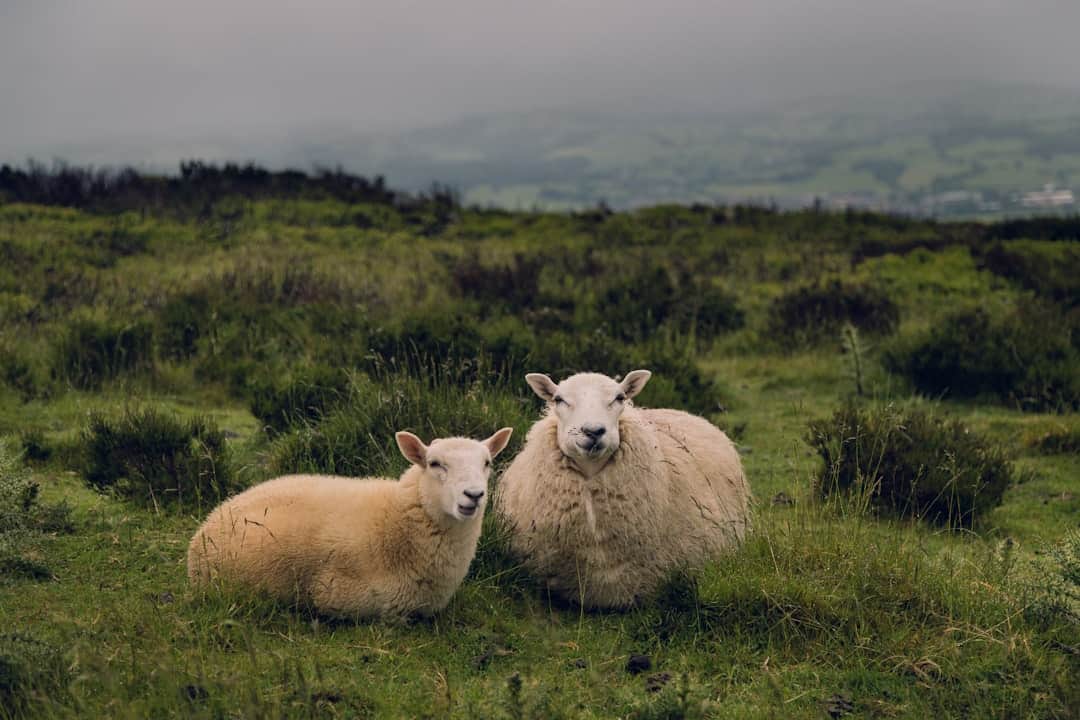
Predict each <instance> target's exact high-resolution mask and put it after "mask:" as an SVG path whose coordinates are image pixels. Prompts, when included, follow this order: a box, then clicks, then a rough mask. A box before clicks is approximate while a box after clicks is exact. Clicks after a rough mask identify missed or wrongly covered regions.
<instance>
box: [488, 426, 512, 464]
mask: <svg viewBox="0 0 1080 720" xmlns="http://www.w3.org/2000/svg"><path fill="white" fill-rule="evenodd" d="M513 434H514V428H512V427H504V428H503V429H502V430H499V431H497V432H496V433H495V434H494V435H492V436H491V437H489V438H488V439H487V440H485V441H484V445H485V446H486V447H487V449H488V452H489V453H491V457H495V456H496V455H498V454H499V453H501V452H502V451H503V448H505V447H506V443H508V442H510V436H511V435H513Z"/></svg>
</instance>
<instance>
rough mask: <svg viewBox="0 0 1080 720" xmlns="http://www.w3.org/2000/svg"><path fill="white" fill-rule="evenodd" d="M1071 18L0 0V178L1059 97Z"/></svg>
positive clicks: (856, 5)
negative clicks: (202, 148)
mask: <svg viewBox="0 0 1080 720" xmlns="http://www.w3.org/2000/svg"><path fill="white" fill-rule="evenodd" d="M1077 28H1080V2H1077V0H1024V1H1023V2H1021V1H1020V0H1013V1H1011V2H1005V1H1004V0H903V1H899V0H898V1H894V2H883V1H882V0H727V1H724V2H720V1H717V2H704V1H694V0H668V1H666V2H626V1H623V2H619V1H616V0H594V1H585V2H565V1H562V0H560V1H558V2H542V1H540V0H529V1H522V0H454V1H453V2H435V1H433V0H429V1H426V2H413V1H408V0H387V1H386V2H382V3H371V2H328V1H327V0H311V1H309V2H302V3H301V2H296V3H284V2H275V1H274V0H236V1H233V2H229V1H228V0H189V1H186V2H157V1H155V0H94V1H92V2H91V1H90V0H85V1H82V2H76V1H74V0H72V1H69V2H60V1H58V0H0V161H8V162H12V161H15V162H21V161H22V160H24V159H25V158H26V157H27V156H28V155H30V154H33V155H35V156H36V157H39V158H48V157H51V156H55V155H57V154H60V153H63V152H64V151H65V149H68V148H71V147H78V146H80V145H88V144H93V143H103V144H116V143H121V144H122V143H123V142H124V141H125V140H127V139H132V140H134V139H138V140H141V141H146V140H148V139H149V140H156V139H160V140H161V141H162V142H166V141H168V142H175V141H182V140H185V139H195V138H203V137H216V138H225V139H226V141H225V142H226V144H227V142H228V140H227V139H228V138H230V137H232V138H251V137H277V136H282V137H284V136H291V137H301V138H305V137H307V136H308V135H317V133H318V130H319V129H320V128H335V129H345V130H349V131H361V132H362V131H368V130H380V129H393V128H405V127H415V126H422V125H432V124H437V123H440V122H443V121H447V120H452V119H454V118H456V117H460V116H461V115H464V114H472V113H479V112H489V111H500V110H520V109H529V108H543V107H577V106H581V105H583V104H588V105H602V106H613V107H620V108H623V109H625V110H627V111H653V110H674V111H682V110H716V109H720V110H722V109H725V108H729V107H745V106H746V105H752V104H754V103H759V102H766V101H775V100H783V99H788V98H792V99H794V98H799V97H804V96H812V95H820V94H830V95H835V94H854V93H860V92H867V91H871V90H877V91H880V89H882V88H889V87H911V86H913V85H915V86H918V85H921V84H924V83H927V84H938V85H940V84H943V83H944V84H946V85H947V83H949V82H963V81H970V80H973V79H981V80H1000V81H1021V82H1040V83H1044V84H1051V85H1058V86H1064V87H1069V86H1072V87H1078V86H1080V42H1078V39H1080V38H1078V37H1077Z"/></svg>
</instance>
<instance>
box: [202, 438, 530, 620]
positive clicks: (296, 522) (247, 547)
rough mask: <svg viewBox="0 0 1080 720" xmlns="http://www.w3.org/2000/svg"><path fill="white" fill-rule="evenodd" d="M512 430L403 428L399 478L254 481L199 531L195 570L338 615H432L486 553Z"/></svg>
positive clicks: (302, 477) (399, 441)
mask: <svg viewBox="0 0 1080 720" xmlns="http://www.w3.org/2000/svg"><path fill="white" fill-rule="evenodd" d="M512 432H513V429H512V428H503V429H502V430H499V431H498V432H496V433H495V434H494V435H492V436H491V437H490V438H488V439H487V440H484V441H483V442H478V441H476V440H468V439H465V438H448V439H441V440H435V441H433V442H432V443H431V445H429V446H425V445H424V443H423V442H421V441H420V438H418V437H416V436H415V435H413V434H411V433H407V432H399V433H397V435H396V438H397V444H398V447H399V448H400V449H401V453H402V454H403V455H404V456H405V457H406V459H408V460H409V461H410V462H411V463H413V465H412V466H411V467H410V468H409V469H408V470H406V471H405V473H404V474H402V476H401V478H400V479H399V480H396V481H395V480H390V479H385V478H363V479H358V478H346V477H335V476H329V475H288V476H285V477H280V478H277V479H275V480H269V481H267V482H264V483H261V484H259V485H256V486H255V487H253V488H250V489H249V490H246V491H245V492H243V493H240V494H239V495H237V496H236V497H233V498H231V499H229V500H226V501H225V502H224V503H222V504H221V505H220V506H218V507H217V509H215V510H214V511H213V512H212V513H210V516H209V517H208V518H207V519H206V522H205V523H203V525H202V527H200V528H199V530H198V531H197V532H196V533H195V535H194V537H193V538H192V539H191V544H190V546H189V548H188V577H189V578H190V580H191V582H192V583H193V584H195V585H196V586H206V585H207V584H208V583H209V582H210V581H211V579H220V581H221V582H222V583H224V584H228V585H231V586H233V587H236V586H239V587H244V588H250V589H255V590H261V591H264V592H268V593H269V594H270V595H272V596H274V597H276V598H278V599H281V600H285V601H287V602H299V603H303V604H310V605H311V606H312V607H314V608H315V609H316V610H317V611H319V612H321V613H324V614H327V615H332V616H337V617H348V618H387V619H395V618H404V617H407V616H410V615H431V614H433V613H435V612H436V611H438V610H441V609H442V608H444V607H446V604H447V603H448V602H449V601H450V597H451V596H452V595H453V594H454V591H455V590H457V588H458V586H459V585H460V584H461V581H462V580H463V579H464V578H465V573H466V572H467V571H468V569H469V563H470V562H471V561H472V559H473V556H474V555H475V554H476V543H477V540H478V539H479V538H480V528H481V524H482V520H483V516H484V507H485V504H486V496H487V482H488V477H489V475H490V473H491V460H492V458H494V457H495V456H496V455H498V454H499V452H500V451H501V450H502V449H503V448H504V447H506V443H507V442H509V440H510V434H511V433H512Z"/></svg>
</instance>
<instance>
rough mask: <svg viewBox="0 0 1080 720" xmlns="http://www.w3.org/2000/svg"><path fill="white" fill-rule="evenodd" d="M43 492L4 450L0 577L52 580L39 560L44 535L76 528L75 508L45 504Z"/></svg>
mask: <svg viewBox="0 0 1080 720" xmlns="http://www.w3.org/2000/svg"><path fill="white" fill-rule="evenodd" d="M40 489H41V488H40V487H39V486H38V484H37V483H36V482H34V481H33V479H32V478H31V477H30V473H29V472H28V471H27V470H26V468H25V467H23V466H22V464H21V463H20V462H19V460H18V458H16V457H15V456H14V455H12V454H11V453H10V452H8V451H7V450H6V449H4V448H0V577H2V576H4V575H10V576H25V577H32V578H37V579H44V578H48V577H50V573H49V569H48V567H46V566H45V565H44V564H43V563H42V562H41V560H40V559H39V558H38V556H39V553H38V552H37V551H38V549H39V545H40V536H41V533H42V532H56V531H70V530H72V529H73V528H72V524H71V508H70V507H68V505H67V504H66V503H61V504H59V505H43V504H42V503H41V502H40V501H39V498H38V493H39V491H40Z"/></svg>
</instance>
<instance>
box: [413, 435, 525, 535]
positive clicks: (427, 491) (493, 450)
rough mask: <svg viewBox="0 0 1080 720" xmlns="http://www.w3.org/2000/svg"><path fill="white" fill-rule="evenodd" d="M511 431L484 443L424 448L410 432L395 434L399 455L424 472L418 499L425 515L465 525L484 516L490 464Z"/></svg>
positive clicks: (457, 441)
mask: <svg viewBox="0 0 1080 720" xmlns="http://www.w3.org/2000/svg"><path fill="white" fill-rule="evenodd" d="M513 431H514V430H513V428H503V429H502V430H499V431H498V432H497V433H495V434H494V435H492V436H491V437H489V438H488V439H487V440H483V441H477V440H468V439H466V438H446V439H442V440H434V441H432V443H431V445H424V443H422V442H421V441H420V438H418V437H416V436H415V435H413V434H412V433H407V432H399V433H398V434H397V436H396V437H397V442H398V447H399V448H400V449H401V453H402V454H403V455H404V456H405V457H406V459H408V460H409V462H411V463H413V464H414V465H418V466H419V467H421V468H423V469H424V473H423V475H422V476H421V479H420V496H421V498H422V499H423V502H424V505H425V506H426V507H427V509H428V512H429V513H432V514H433V515H441V516H443V517H448V518H450V519H452V520H455V521H460V522H465V521H469V520H472V519H474V518H480V517H483V515H484V506H485V505H486V503H487V494H488V493H487V488H488V478H489V477H490V476H491V461H492V459H493V458H494V457H495V456H496V455H498V454H499V453H500V452H501V451H502V449H503V448H505V447H506V443H508V442H509V441H510V435H511V433H513Z"/></svg>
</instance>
